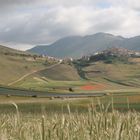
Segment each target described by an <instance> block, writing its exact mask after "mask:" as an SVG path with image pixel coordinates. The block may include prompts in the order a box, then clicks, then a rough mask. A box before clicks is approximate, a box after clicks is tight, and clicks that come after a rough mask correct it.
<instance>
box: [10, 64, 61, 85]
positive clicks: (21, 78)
mask: <svg viewBox="0 0 140 140" xmlns="http://www.w3.org/2000/svg"><path fill="white" fill-rule="evenodd" d="M60 63H61V62H59V63H57V64H54V65H51V66H48V67H47V68H43V69H41V70H34V71H32V72H30V73H27V74H25V75H23V76H22V77H20V78H19V79H18V80H16V81H14V82H11V83H9V84H8V86H11V85H13V84H15V83H17V82H20V81H22V80H23V79H24V78H26V77H28V76H30V75H32V74H34V73H36V72H39V71H42V70H46V69H51V68H53V67H55V66H57V65H59V64H60Z"/></svg>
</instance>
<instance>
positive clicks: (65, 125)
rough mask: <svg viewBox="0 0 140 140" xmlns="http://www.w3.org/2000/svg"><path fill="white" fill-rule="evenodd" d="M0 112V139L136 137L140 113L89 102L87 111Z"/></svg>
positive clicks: (114, 139) (109, 139)
mask: <svg viewBox="0 0 140 140" xmlns="http://www.w3.org/2000/svg"><path fill="white" fill-rule="evenodd" d="M13 105H14V107H15V111H16V112H15V113H1V114H0V140H139V139H140V113H139V112H136V111H133V112H125V113H121V112H118V111H116V110H113V111H111V112H108V110H107V107H106V108H104V107H103V106H102V105H101V106H100V111H96V109H95V108H93V107H92V106H90V107H89V108H88V111H87V113H78V112H75V113H72V112H71V109H70V106H69V105H68V106H67V113H62V112H61V113H53V112H52V113H49V114H48V113H47V112H43V113H41V114H32V113H26V114H24V113H20V111H19V110H18V106H17V105H16V104H13Z"/></svg>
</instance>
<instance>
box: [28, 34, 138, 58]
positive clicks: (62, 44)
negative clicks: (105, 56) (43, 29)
mask: <svg viewBox="0 0 140 140" xmlns="http://www.w3.org/2000/svg"><path fill="white" fill-rule="evenodd" d="M114 46H115V47H121V48H127V49H130V50H140V36H137V37H133V38H129V39H128V38H124V37H122V36H115V35H112V34H109V33H103V32H99V33H96V34H93V35H87V36H84V37H82V36H70V37H65V38H62V39H60V40H57V41H56V42H54V43H52V44H51V45H43V46H42V45H38V46H36V47H34V48H32V49H30V50H28V51H29V52H33V53H38V54H45V55H50V56H54V57H58V58H66V57H72V58H80V57H81V56H84V55H87V54H91V53H94V52H98V51H103V50H105V49H107V48H112V47H114Z"/></svg>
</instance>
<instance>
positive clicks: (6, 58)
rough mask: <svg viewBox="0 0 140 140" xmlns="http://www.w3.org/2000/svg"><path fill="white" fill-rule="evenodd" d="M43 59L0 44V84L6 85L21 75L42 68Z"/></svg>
mask: <svg viewBox="0 0 140 140" xmlns="http://www.w3.org/2000/svg"><path fill="white" fill-rule="evenodd" d="M44 61H45V60H43V59H41V58H39V57H37V58H36V59H35V58H34V56H33V55H31V54H29V53H26V52H22V51H17V50H14V49H10V48H8V47H5V46H0V85H8V84H10V83H11V82H14V81H15V80H18V79H19V78H21V77H22V76H24V75H26V74H28V73H31V72H33V71H36V70H39V69H42V68H44V67H45V66H44Z"/></svg>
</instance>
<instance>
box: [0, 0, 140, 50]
mask: <svg viewBox="0 0 140 140" xmlns="http://www.w3.org/2000/svg"><path fill="white" fill-rule="evenodd" d="M139 9H140V2H139V1H137V0H71V1H67V0H30V1H29V0H22V1H19V0H12V1H11V0H0V23H1V24H0V43H1V42H2V43H3V42H4V43H6V44H8V45H10V44H11V46H12V47H13V46H16V48H21V49H25V48H28V47H30V46H34V45H36V44H45V43H46V44H49V43H51V42H53V41H55V40H56V39H59V38H61V37H64V36H69V35H87V34H93V33H96V32H109V33H112V34H117V35H124V36H134V35H139V34H140V29H139V25H140V12H139ZM13 44H14V45H13ZM25 46H26V47H25Z"/></svg>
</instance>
